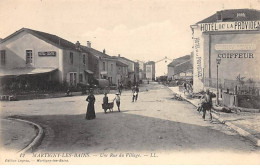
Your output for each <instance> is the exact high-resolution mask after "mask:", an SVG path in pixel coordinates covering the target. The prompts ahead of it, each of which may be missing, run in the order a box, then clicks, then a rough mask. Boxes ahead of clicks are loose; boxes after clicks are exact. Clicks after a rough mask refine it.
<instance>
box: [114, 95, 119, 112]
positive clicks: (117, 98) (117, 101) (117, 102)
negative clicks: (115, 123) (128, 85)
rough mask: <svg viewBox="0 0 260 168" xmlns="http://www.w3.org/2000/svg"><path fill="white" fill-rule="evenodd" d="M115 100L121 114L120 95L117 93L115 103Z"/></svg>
mask: <svg viewBox="0 0 260 168" xmlns="http://www.w3.org/2000/svg"><path fill="white" fill-rule="evenodd" d="M115 100H116V105H117V108H118V111H119V112H120V95H119V93H118V92H117V93H116V97H115V98H114V101H115Z"/></svg>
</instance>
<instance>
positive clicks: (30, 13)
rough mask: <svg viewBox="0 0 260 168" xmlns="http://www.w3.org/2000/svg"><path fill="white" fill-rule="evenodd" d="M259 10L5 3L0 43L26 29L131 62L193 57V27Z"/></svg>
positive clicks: (259, 2) (258, 4)
mask: <svg viewBox="0 0 260 168" xmlns="http://www.w3.org/2000/svg"><path fill="white" fill-rule="evenodd" d="M240 8H252V9H260V0H55V1H54V0H0V19H1V25H0V38H5V37H6V36H8V35H10V34H12V33H14V32H15V31H17V30H19V29H21V28H23V27H25V28H30V29H34V30H38V31H43V32H46V33H50V34H55V35H57V36H60V37H62V38H64V39H66V40H69V41H71V42H73V43H76V41H79V42H80V43H81V44H82V45H87V41H91V45H92V47H93V48H95V49H97V50H100V51H103V49H105V50H106V53H107V54H109V55H111V56H117V55H118V54H120V55H121V56H124V57H127V58H129V59H132V60H142V61H158V60H161V59H162V58H164V57H168V58H170V59H175V58H178V57H181V56H184V55H186V54H190V53H191V51H192V32H191V29H190V25H193V24H195V23H196V22H198V21H200V20H202V19H205V18H207V17H209V16H210V15H213V14H215V13H216V11H219V10H223V9H240Z"/></svg>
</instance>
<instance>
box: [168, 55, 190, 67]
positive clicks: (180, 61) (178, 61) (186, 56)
mask: <svg viewBox="0 0 260 168" xmlns="http://www.w3.org/2000/svg"><path fill="white" fill-rule="evenodd" d="M190 58H191V56H190V55H185V56H183V57H179V58H176V59H174V60H173V61H172V62H171V63H170V64H168V66H169V67H175V66H176V65H178V64H181V63H183V62H186V61H188V60H190Z"/></svg>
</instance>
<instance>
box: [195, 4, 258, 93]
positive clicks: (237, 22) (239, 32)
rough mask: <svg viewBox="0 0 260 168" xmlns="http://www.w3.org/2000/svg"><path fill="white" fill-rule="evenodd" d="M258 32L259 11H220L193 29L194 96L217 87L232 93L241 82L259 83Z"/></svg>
mask: <svg viewBox="0 0 260 168" xmlns="http://www.w3.org/2000/svg"><path fill="white" fill-rule="evenodd" d="M259 28H260V11H258V10H251V9H236V10H223V11H219V12H217V13H216V14H214V15H212V16H210V17H208V18H206V19H204V20H202V21H200V22H198V23H196V24H195V25H192V26H191V29H192V32H193V52H194V59H193V67H194V70H193V80H194V92H199V91H200V90H203V89H205V87H213V88H216V85H217V83H218V85H219V86H221V87H222V88H223V89H233V88H232V87H233V86H234V85H232V84H231V83H235V82H237V81H238V80H241V79H243V80H244V82H246V81H254V82H256V83H258V82H259V81H260V74H259V72H260V71H259V63H260V29H259ZM217 68H218V69H217ZM217 71H218V72H217ZM217 81H218V82H217Z"/></svg>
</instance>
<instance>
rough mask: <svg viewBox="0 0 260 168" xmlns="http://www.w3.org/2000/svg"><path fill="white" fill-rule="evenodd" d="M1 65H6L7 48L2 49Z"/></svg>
mask: <svg viewBox="0 0 260 168" xmlns="http://www.w3.org/2000/svg"><path fill="white" fill-rule="evenodd" d="M1 65H5V50H1Z"/></svg>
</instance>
